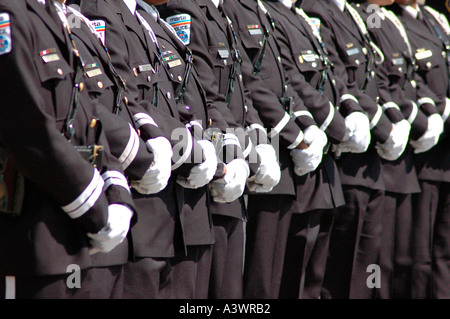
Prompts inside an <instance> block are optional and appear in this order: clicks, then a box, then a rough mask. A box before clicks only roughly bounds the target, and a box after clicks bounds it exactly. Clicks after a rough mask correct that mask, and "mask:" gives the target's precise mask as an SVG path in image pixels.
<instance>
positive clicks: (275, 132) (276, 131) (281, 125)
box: [269, 113, 291, 138]
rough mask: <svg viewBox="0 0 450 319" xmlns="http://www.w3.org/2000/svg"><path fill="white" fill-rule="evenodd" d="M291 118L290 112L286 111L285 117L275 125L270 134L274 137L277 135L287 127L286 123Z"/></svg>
mask: <svg viewBox="0 0 450 319" xmlns="http://www.w3.org/2000/svg"><path fill="white" fill-rule="evenodd" d="M290 119H291V117H290V115H289V114H288V113H284V116H283V118H282V119H281V121H280V122H279V123H278V124H277V126H275V127H274V128H273V129H272V130H271V131H270V134H269V137H270V138H272V137H274V136H277V135H278V134H280V132H281V131H282V130H283V129H284V128H285V127H286V125H287V124H288V123H289V120H290Z"/></svg>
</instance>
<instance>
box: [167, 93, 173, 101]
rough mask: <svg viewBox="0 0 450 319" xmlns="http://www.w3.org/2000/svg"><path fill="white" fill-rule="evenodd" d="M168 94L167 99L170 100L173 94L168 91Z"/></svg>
mask: <svg viewBox="0 0 450 319" xmlns="http://www.w3.org/2000/svg"><path fill="white" fill-rule="evenodd" d="M166 96H167V99H169V100H170V99H171V98H172V94H170V92H167V94H166Z"/></svg>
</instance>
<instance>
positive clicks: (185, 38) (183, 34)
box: [177, 30, 189, 43]
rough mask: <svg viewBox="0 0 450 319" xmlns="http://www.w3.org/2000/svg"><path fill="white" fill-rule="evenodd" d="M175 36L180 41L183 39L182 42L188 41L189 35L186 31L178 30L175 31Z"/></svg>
mask: <svg viewBox="0 0 450 319" xmlns="http://www.w3.org/2000/svg"><path fill="white" fill-rule="evenodd" d="M177 36H178V37H179V38H180V40H181V41H183V43H186V42H188V41H189V35H188V34H187V32H185V31H183V30H180V31H178V32H177Z"/></svg>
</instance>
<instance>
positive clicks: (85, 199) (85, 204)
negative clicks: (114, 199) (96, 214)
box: [62, 169, 104, 219]
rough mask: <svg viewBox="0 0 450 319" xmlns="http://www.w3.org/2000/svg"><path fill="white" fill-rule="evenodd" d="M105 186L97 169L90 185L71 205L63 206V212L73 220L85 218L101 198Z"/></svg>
mask: <svg viewBox="0 0 450 319" xmlns="http://www.w3.org/2000/svg"><path fill="white" fill-rule="evenodd" d="M103 185H104V182H103V179H102V178H101V176H100V173H99V172H98V171H97V170H96V169H95V170H94V176H93V177H92V180H91V182H90V183H89V185H88V186H87V187H86V188H85V190H84V191H83V192H82V193H81V195H80V196H78V198H77V199H75V200H74V201H73V202H72V203H70V204H69V205H66V206H63V207H62V209H63V211H65V212H66V213H67V215H69V217H70V218H72V219H75V218H79V217H81V216H83V215H84V214H85V213H86V212H87V211H88V210H89V209H91V207H92V206H94V205H95V203H96V202H97V200H98V199H99V198H100V195H101V194H102V191H103Z"/></svg>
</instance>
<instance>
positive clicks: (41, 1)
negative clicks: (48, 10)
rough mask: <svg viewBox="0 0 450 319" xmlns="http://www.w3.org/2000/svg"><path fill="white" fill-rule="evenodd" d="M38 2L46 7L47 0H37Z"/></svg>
mask: <svg viewBox="0 0 450 319" xmlns="http://www.w3.org/2000/svg"><path fill="white" fill-rule="evenodd" d="M37 2H39V3H40V4H42V5H44V6H45V0H37Z"/></svg>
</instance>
